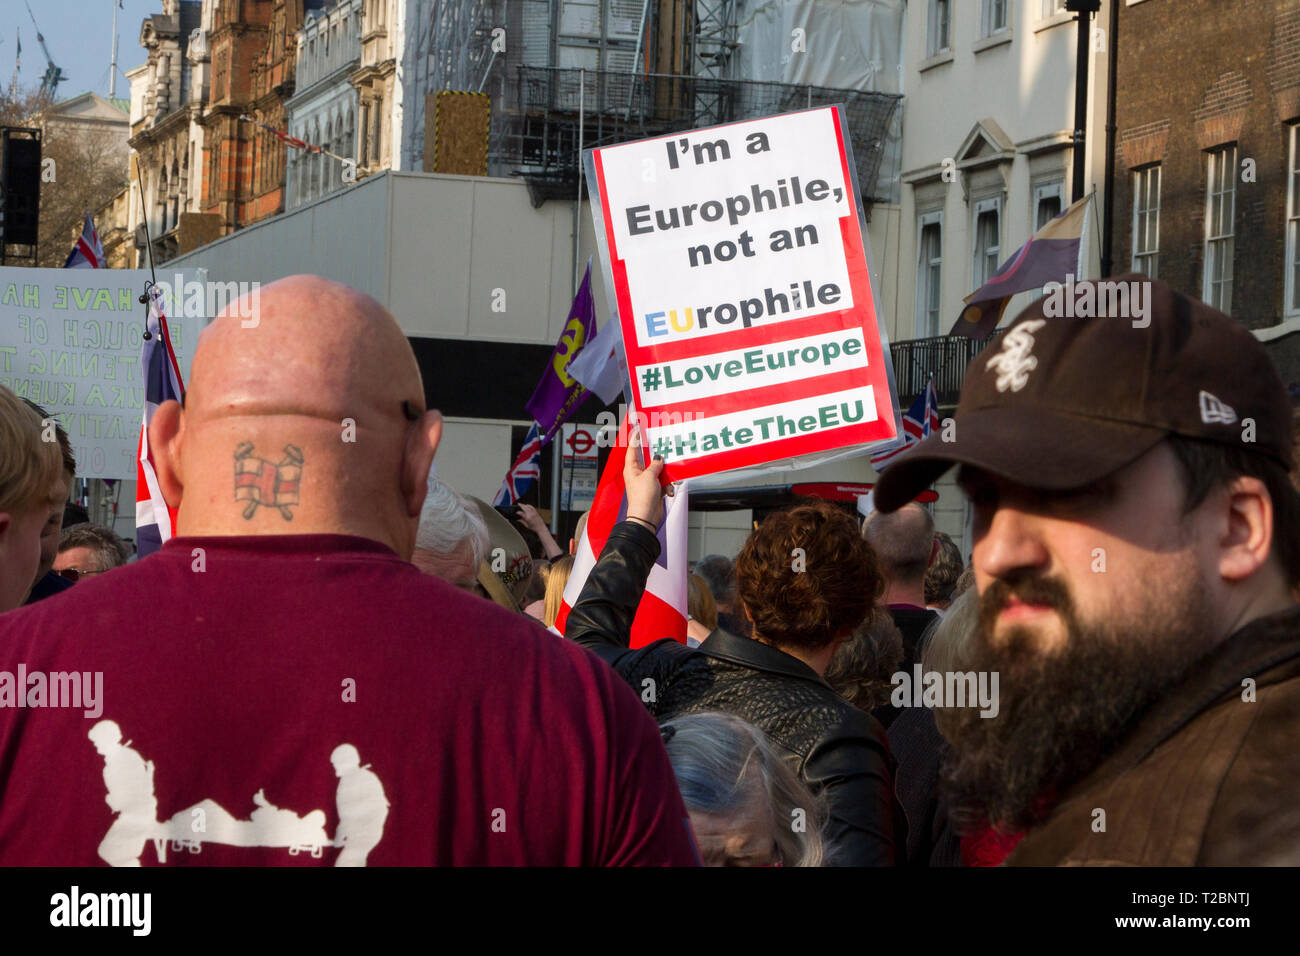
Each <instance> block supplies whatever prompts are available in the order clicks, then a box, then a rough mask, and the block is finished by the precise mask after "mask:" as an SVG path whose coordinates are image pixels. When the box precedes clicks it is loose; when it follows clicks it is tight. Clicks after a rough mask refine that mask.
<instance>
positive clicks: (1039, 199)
mask: <svg viewBox="0 0 1300 956" xmlns="http://www.w3.org/2000/svg"><path fill="white" fill-rule="evenodd" d="M1064 192H1065V184H1064V183H1059V182H1057V183H1047V184H1046V185H1043V186H1035V187H1034V219H1033V223H1034V229H1033V231H1034V232H1038V230H1039V229H1042V228H1043V227H1044V226H1045V225H1047V224H1048V223H1049V222H1051V221H1052V220H1053V219H1055V218H1056V217H1057V216H1059V215H1060V214H1061V209H1062V208H1063V205H1064V203H1063V199H1062V196H1063V194H1064Z"/></svg>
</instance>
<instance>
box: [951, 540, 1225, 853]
mask: <svg viewBox="0 0 1300 956" xmlns="http://www.w3.org/2000/svg"><path fill="white" fill-rule="evenodd" d="M1013 595H1014V596H1016V597H1018V598H1020V599H1021V600H1022V601H1025V602H1027V603H1030V604H1046V605H1050V606H1051V607H1052V608H1054V609H1055V611H1056V613H1057V614H1058V615H1059V616H1060V619H1061V623H1062V624H1063V625H1064V629H1065V642H1064V644H1063V645H1061V646H1058V647H1056V648H1054V649H1050V650H1044V649H1043V647H1042V643H1043V639H1042V638H1041V637H1040V636H1038V635H1037V634H1036V632H1035V631H1033V630H1032V629H1030V628H1028V627H1023V626H1014V625H1013V626H1010V627H1007V628H1004V629H1003V631H1002V632H1001V633H1000V634H999V635H998V638H997V639H996V640H995V639H994V633H995V631H994V629H995V626H996V622H997V618H998V615H999V614H1000V612H1001V611H1002V610H1003V608H1004V606H1005V605H1006V602H1007V601H1008V599H1009V598H1010V597H1012V596H1013ZM1206 595H1207V589H1206V588H1205V587H1204V586H1203V579H1202V576H1201V575H1200V573H1199V569H1198V568H1197V567H1196V566H1195V565H1194V564H1191V563H1190V562H1189V563H1187V564H1186V565H1185V566H1183V567H1181V568H1178V569H1175V570H1174V571H1173V572H1172V573H1171V574H1168V575H1165V576H1164V580H1161V581H1154V580H1150V579H1145V584H1144V585H1143V586H1141V587H1140V589H1139V593H1138V594H1137V595H1136V600H1133V601H1130V602H1129V605H1130V606H1129V607H1128V608H1126V609H1123V610H1120V611H1118V612H1115V611H1113V612H1111V614H1110V615H1109V619H1108V620H1105V621H1097V622H1093V621H1084V620H1082V619H1081V618H1080V616H1079V614H1078V611H1077V609H1076V608H1075V605H1074V602H1073V600H1072V599H1071V596H1070V592H1069V589H1068V588H1067V587H1066V586H1065V584H1064V583H1063V582H1061V581H1059V580H1056V579H1053V578H1044V577H1030V576H1021V577H1013V578H1008V579H999V580H995V581H993V582H992V583H991V584H990V585H989V587H988V588H987V589H986V590H985V592H984V593H983V594H981V595H980V601H979V620H978V624H977V626H976V628H975V630H974V632H973V633H972V634H971V636H970V639H969V640H968V641H967V642H966V644H965V646H964V647H963V648H962V649H961V651H960V652H959V655H958V656H959V660H958V662H957V663H956V664H955V665H954V669H956V670H962V671H976V672H981V671H987V672H997V673H998V675H999V690H1000V697H1001V702H1000V703H1001V706H1000V709H999V712H998V714H997V716H995V717H990V718H983V717H980V716H979V710H978V709H977V708H974V707H968V708H953V709H949V710H945V711H942V712H936V718H937V720H938V722H939V727H940V730H941V731H942V732H943V734H944V736H945V737H946V738H947V739H948V741H949V743H950V744H951V745H952V747H951V751H950V753H949V755H948V759H947V761H946V764H945V766H944V771H943V777H942V786H943V790H944V793H945V796H946V797H947V800H948V804H949V809H950V812H951V815H952V819H953V821H954V823H955V824H956V826H957V828H958V831H959V832H962V833H967V832H971V831H972V830H976V829H979V828H981V827H984V826H988V825H992V826H993V827H994V828H995V829H997V830H999V831H1001V832H1004V833H1007V832H1019V831H1023V830H1026V829H1028V828H1029V827H1031V826H1033V825H1034V824H1036V823H1038V822H1040V821H1041V820H1042V819H1044V818H1045V817H1046V816H1047V815H1048V813H1049V812H1050V811H1051V809H1052V806H1053V805H1054V804H1055V802H1056V800H1057V799H1058V798H1060V797H1063V796H1065V794H1066V792H1067V791H1068V790H1069V788H1070V787H1071V786H1072V785H1073V784H1075V783H1077V782H1078V781H1079V780H1081V779H1082V778H1083V777H1084V776H1086V775H1087V774H1088V773H1089V772H1090V771H1091V770H1093V769H1094V768H1095V767H1096V766H1097V765H1098V764H1099V763H1100V761H1101V760H1102V759H1104V758H1105V757H1106V756H1107V755H1108V754H1109V753H1110V752H1111V750H1112V749H1113V747H1114V746H1115V745H1116V744H1117V743H1118V742H1119V741H1120V740H1121V739H1122V738H1123V737H1124V736H1125V734H1126V733H1127V731H1128V730H1129V729H1131V728H1132V727H1133V726H1134V724H1135V722H1136V720H1137V719H1138V718H1139V717H1140V716H1141V715H1142V713H1143V712H1145V711H1146V709H1147V708H1148V707H1149V706H1150V705H1151V704H1152V703H1153V702H1154V701H1155V700H1157V699H1158V698H1159V697H1160V696H1161V694H1162V693H1163V692H1164V691H1166V690H1167V689H1168V688H1169V687H1170V686H1171V685H1173V684H1175V683H1177V682H1178V681H1179V680H1180V679H1181V678H1183V677H1184V676H1185V675H1186V674H1187V672H1188V671H1189V670H1190V669H1191V667H1192V666H1193V665H1194V664H1195V662H1196V660H1197V659H1198V658H1199V657H1200V656H1201V655H1202V654H1203V653H1205V652H1206V651H1208V650H1209V649H1210V647H1211V646H1212V643H1213V641H1212V640H1211V636H1210V632H1209V630H1208V623H1207V622H1209V621H1210V620H1211V615H1210V606H1209V599H1208V598H1207V596H1206Z"/></svg>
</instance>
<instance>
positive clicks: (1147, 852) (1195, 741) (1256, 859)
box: [1006, 608, 1300, 866]
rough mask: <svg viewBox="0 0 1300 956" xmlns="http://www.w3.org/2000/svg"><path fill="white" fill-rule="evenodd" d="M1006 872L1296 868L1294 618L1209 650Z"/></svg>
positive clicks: (1299, 639) (1298, 750)
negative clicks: (1086, 868)
mask: <svg viewBox="0 0 1300 956" xmlns="http://www.w3.org/2000/svg"><path fill="white" fill-rule="evenodd" d="M1247 678H1250V679H1252V680H1253V681H1254V701H1253V702H1251V701H1250V700H1249V698H1250V696H1251V695H1250V692H1249V685H1247V684H1246V683H1245V682H1246V680H1247ZM1098 810H1101V811H1104V812H1105V815H1104V827H1105V829H1104V830H1102V829H1101V827H1102V824H1103V818H1102V815H1101V814H1099V813H1097V811H1098ZM1006 863H1007V865H1008V866H1193V865H1196V866H1242V865H1290V866H1294V865H1297V864H1300V608H1293V609H1291V610H1288V611H1284V612H1282V613H1280V614H1275V615H1273V616H1271V617H1267V618H1261V619H1259V620H1256V621H1252V622H1251V623H1250V624H1248V625H1247V626H1246V627H1244V628H1242V629H1241V630H1240V631H1238V632H1237V633H1236V634H1234V635H1232V637H1230V638H1229V639H1228V640H1227V641H1225V642H1224V643H1223V644H1221V645H1220V646H1219V647H1218V648H1216V649H1215V650H1214V651H1213V652H1211V653H1210V655H1209V656H1207V657H1206V658H1205V660H1203V661H1202V662H1201V663H1200V665H1199V666H1197V668H1196V669H1195V670H1194V671H1193V673H1192V674H1191V675H1190V676H1189V677H1188V678H1187V679H1186V680H1185V681H1184V682H1182V684H1180V685H1179V686H1178V687H1177V688H1175V689H1174V690H1172V691H1171V692H1170V693H1168V694H1166V695H1165V696H1164V697H1163V698H1162V699H1161V700H1160V701H1158V702H1157V703H1156V704H1155V705H1153V706H1152V708H1151V709H1150V710H1149V711H1147V713H1146V714H1145V715H1143V717H1142V718H1141V719H1140V720H1139V721H1138V723H1137V726H1136V727H1135V728H1134V730H1133V732H1132V733H1130V734H1129V735H1128V736H1127V737H1125V739H1124V740H1123V741H1122V742H1121V743H1120V745H1119V746H1118V747H1117V748H1116V749H1115V751H1114V752H1113V753H1112V754H1111V755H1110V757H1108V758H1107V759H1106V760H1104V761H1103V762H1102V763H1101V764H1100V765H1099V766H1098V767H1097V768H1096V769H1095V770H1094V771H1093V772H1092V773H1091V774H1090V775H1089V776H1088V777H1087V778H1085V779H1084V780H1082V781H1081V782H1080V783H1079V784H1077V785H1076V786H1075V787H1073V788H1072V789H1071V790H1070V792H1069V794H1068V795H1067V797H1066V799H1065V800H1063V801H1062V802H1061V803H1060V804H1059V805H1058V806H1057V807H1056V809H1055V810H1054V811H1053V812H1052V815H1051V816H1050V817H1049V818H1048V819H1047V820H1046V821H1045V822H1044V823H1042V824H1040V825H1039V826H1038V827H1036V828H1035V829H1034V830H1033V831H1031V832H1030V834H1029V835H1028V836H1026V837H1025V839H1024V840H1023V841H1022V842H1021V843H1020V845H1019V846H1018V847H1016V849H1015V851H1014V852H1013V853H1012V854H1011V855H1010V856H1009V857H1008V858H1007V861H1006Z"/></svg>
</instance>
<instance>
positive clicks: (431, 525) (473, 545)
mask: <svg viewBox="0 0 1300 956" xmlns="http://www.w3.org/2000/svg"><path fill="white" fill-rule="evenodd" d="M415 546H416V547H417V548H420V549H422V550H424V551H429V552H431V553H433V554H435V555H439V556H448V555H454V554H457V553H459V552H460V551H461V549H463V548H465V547H469V548H470V549H471V553H472V556H473V558H474V564H473V566H474V567H476V568H477V567H478V566H479V565H480V564H482V563H483V561H484V560H485V559H486V558H487V553H488V548H489V547H490V546H491V545H490V539H489V537H488V530H487V525H486V524H485V523H484V522H483V517H482V516H481V515H480V514H479V513H478V508H476V507H474V505H473V504H472V503H471V502H469V501H467V500H466V499H465V498H464V497H462V496H461V495H459V494H457V493H456V490H455V489H454V488H452V487H451V486H450V485H448V484H447V483H446V482H444V481H442V479H440V478H437V477H436V476H434V475H432V474H431V475H429V493H428V494H427V495H425V496H424V506H423V507H422V508H421V509H420V527H419V529H418V530H417V531H416V533H415Z"/></svg>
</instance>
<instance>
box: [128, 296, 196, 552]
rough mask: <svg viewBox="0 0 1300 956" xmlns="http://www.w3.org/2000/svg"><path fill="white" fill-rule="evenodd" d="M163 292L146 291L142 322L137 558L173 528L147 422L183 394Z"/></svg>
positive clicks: (173, 519) (156, 546) (156, 545)
mask: <svg viewBox="0 0 1300 956" xmlns="http://www.w3.org/2000/svg"><path fill="white" fill-rule="evenodd" d="M161 300H162V292H161V290H160V289H158V287H157V286H154V287H152V288H151V289H150V290H149V314H148V316H147V318H146V319H145V328H146V330H147V332H148V337H147V338H146V339H145V340H144V346H143V348H142V350H141V356H140V368H141V370H142V373H143V375H144V416H143V422H142V423H141V426H140V453H139V456H138V457H139V464H138V465H137V467H136V484H135V550H136V553H137V554H139V556H140V557H142V558H143V557H145V556H146V555H149V554H152V553H153V552H155V551H157V550H158V549H159V548H160V547H162V545H163V542H165V541H167V540H168V539H169V538H171V536H172V535H173V533H175V529H176V511H175V510H174V509H172V508H169V507H168V506H167V502H166V500H164V498H163V495H162V490H161V489H160V488H159V487H158V476H157V474H156V473H155V472H154V461H153V452H152V451H151V450H150V448H149V422H150V421H151V420H152V419H153V413H154V412H156V411H157V410H158V406H159V405H161V404H162V403H163V402H166V401H169V400H173V399H174V400H175V401H178V402H179V401H180V400H181V398H182V397H183V396H184V394H185V383H184V382H182V381H181V369H180V365H179V364H177V362H176V353H175V351H173V349H172V342H171V336H170V335H169V334H168V332H167V316H166V315H164V314H163V308H162V301H161Z"/></svg>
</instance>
